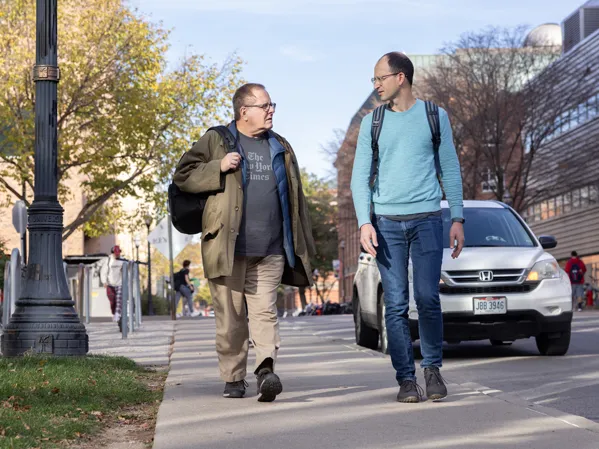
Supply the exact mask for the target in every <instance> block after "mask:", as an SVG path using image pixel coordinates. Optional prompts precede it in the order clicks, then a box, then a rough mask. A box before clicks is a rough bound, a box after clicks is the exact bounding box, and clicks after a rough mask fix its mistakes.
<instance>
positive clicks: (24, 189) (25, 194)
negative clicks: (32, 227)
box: [21, 181, 27, 265]
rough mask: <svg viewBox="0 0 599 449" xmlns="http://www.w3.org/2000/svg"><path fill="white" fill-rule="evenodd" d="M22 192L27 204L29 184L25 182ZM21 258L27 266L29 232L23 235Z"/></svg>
mask: <svg viewBox="0 0 599 449" xmlns="http://www.w3.org/2000/svg"><path fill="white" fill-rule="evenodd" d="M22 191H23V192H22V193H23V201H24V202H25V204H27V183H26V182H25V181H23V186H22ZM21 256H22V258H23V265H27V230H25V231H24V232H23V233H22V234H21Z"/></svg>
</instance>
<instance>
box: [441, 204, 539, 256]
mask: <svg viewBox="0 0 599 449" xmlns="http://www.w3.org/2000/svg"><path fill="white" fill-rule="evenodd" d="M442 214H443V247H444V248H449V228H450V227H451V217H450V214H449V209H445V208H443V212H442ZM464 219H465V220H466V222H465V223H464V235H465V237H466V244H465V245H464V246H465V247H466V248H471V247H495V246H498V247H527V248H531V247H534V246H535V245H536V244H535V243H534V241H533V240H532V238H531V236H530V235H529V234H528V232H527V231H526V229H525V228H524V227H523V226H522V224H521V223H520V221H519V220H518V219H517V218H516V216H515V215H514V214H513V213H512V212H511V211H510V210H509V209H503V208H502V209H498V208H487V207H465V208H464Z"/></svg>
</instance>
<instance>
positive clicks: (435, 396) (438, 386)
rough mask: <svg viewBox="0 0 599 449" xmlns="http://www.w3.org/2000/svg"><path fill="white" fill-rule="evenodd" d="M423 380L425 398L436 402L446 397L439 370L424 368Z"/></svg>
mask: <svg viewBox="0 0 599 449" xmlns="http://www.w3.org/2000/svg"><path fill="white" fill-rule="evenodd" d="M424 380H425V382H426V396H427V397H428V398H429V399H430V400H432V401H438V400H439V399H443V398H444V397H446V396H447V387H446V386H445V381H444V379H443V376H441V373H440V372H439V368H437V367H436V366H431V367H430V368H424Z"/></svg>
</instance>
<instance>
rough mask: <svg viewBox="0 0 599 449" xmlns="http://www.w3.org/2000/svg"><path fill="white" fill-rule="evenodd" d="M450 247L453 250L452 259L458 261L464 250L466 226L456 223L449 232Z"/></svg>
mask: <svg viewBox="0 0 599 449" xmlns="http://www.w3.org/2000/svg"><path fill="white" fill-rule="evenodd" d="M456 242H457V243H456ZM449 247H450V248H451V249H453V252H452V253H451V257H452V259H457V258H458V256H459V255H460V253H461V252H462V248H464V225H463V224H462V223H458V222H454V223H453V224H452V225H451V229H450V230H449Z"/></svg>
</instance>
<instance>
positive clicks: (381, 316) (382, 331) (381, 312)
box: [377, 293, 389, 354]
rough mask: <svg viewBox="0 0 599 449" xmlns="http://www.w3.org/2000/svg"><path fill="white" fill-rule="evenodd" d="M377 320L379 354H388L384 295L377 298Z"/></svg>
mask: <svg viewBox="0 0 599 449" xmlns="http://www.w3.org/2000/svg"><path fill="white" fill-rule="evenodd" d="M377 318H378V321H379V336H380V340H381V352H382V353H383V354H389V346H388V344H387V322H386V321H385V294H384V293H381V296H380V298H379V305H378V313H377Z"/></svg>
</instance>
